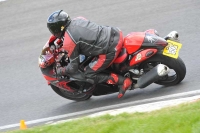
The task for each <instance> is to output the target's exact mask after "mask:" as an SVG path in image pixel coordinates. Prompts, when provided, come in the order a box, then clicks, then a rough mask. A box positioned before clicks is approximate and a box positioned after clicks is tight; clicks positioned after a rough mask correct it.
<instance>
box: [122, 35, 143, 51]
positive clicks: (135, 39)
mask: <svg viewBox="0 0 200 133" xmlns="http://www.w3.org/2000/svg"><path fill="white" fill-rule="evenodd" d="M144 38H145V32H131V33H129V34H128V35H127V36H126V37H125V38H124V47H125V48H126V50H127V52H128V54H132V53H134V52H136V51H137V50H138V49H140V47H141V46H142V44H143V41H144Z"/></svg>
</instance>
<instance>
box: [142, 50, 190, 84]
mask: <svg viewBox="0 0 200 133" xmlns="http://www.w3.org/2000/svg"><path fill="white" fill-rule="evenodd" d="M157 64H164V65H166V66H168V67H169V68H170V72H171V71H174V73H175V74H173V75H170V73H169V74H168V75H166V76H164V77H161V78H160V79H159V80H158V81H156V82H155V83H156V84H159V85H165V86H172V85H176V84H178V83H180V82H181V81H182V80H183V79H184V78H185V75H186V67H185V64H184V62H183V61H182V59H181V58H180V57H178V58H177V59H174V58H170V57H167V56H164V55H162V54H161V53H158V54H156V55H154V56H153V57H151V58H149V59H148V60H146V61H145V62H143V63H142V64H141V65H140V69H143V70H144V72H147V71H149V70H150V69H152V68H153V67H155V66H156V65H157Z"/></svg>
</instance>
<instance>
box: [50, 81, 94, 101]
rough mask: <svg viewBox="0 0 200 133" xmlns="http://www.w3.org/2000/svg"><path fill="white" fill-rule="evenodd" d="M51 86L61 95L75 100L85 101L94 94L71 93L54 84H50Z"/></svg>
mask: <svg viewBox="0 0 200 133" xmlns="http://www.w3.org/2000/svg"><path fill="white" fill-rule="evenodd" d="M50 86H51V88H52V89H53V90H54V91H55V92H56V93H57V94H58V95H60V96H61V97H63V98H66V99H69V100H74V101H77V102H78V101H85V100H88V99H90V98H91V96H92V95H89V94H85V93H71V92H68V91H66V90H63V89H60V88H58V87H56V86H54V85H50Z"/></svg>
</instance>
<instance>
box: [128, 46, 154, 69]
mask: <svg viewBox="0 0 200 133" xmlns="http://www.w3.org/2000/svg"><path fill="white" fill-rule="evenodd" d="M157 51H158V50H157V49H145V50H142V51H140V52H139V53H137V54H136V55H135V56H133V58H132V59H131V60H130V62H129V66H133V65H136V64H138V63H140V62H142V61H144V60H146V59H148V58H149V57H151V56H153V55H154V54H155V53H156V52H157Z"/></svg>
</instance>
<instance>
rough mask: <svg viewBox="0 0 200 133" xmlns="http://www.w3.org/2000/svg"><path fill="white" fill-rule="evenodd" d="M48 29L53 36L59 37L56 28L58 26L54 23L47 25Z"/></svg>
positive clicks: (59, 34) (59, 32)
mask: <svg viewBox="0 0 200 133" xmlns="http://www.w3.org/2000/svg"><path fill="white" fill-rule="evenodd" d="M47 27H48V29H49V31H50V32H51V34H53V35H54V36H55V37H57V38H60V37H61V31H59V30H58V27H57V26H55V25H47Z"/></svg>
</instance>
